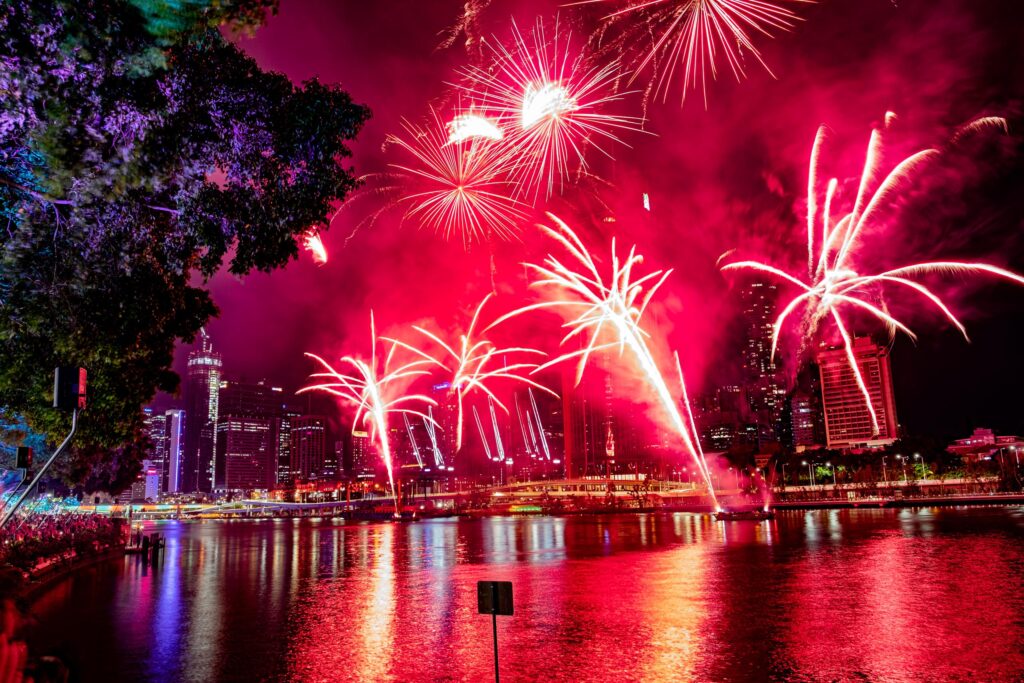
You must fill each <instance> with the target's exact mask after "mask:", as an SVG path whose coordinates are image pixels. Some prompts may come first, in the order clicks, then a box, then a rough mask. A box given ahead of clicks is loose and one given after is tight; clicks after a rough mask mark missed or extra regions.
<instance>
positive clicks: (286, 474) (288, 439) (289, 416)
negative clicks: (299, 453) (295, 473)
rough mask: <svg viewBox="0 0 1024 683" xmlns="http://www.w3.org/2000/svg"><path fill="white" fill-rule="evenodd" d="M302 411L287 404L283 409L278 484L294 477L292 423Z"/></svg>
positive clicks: (278, 457)
mask: <svg viewBox="0 0 1024 683" xmlns="http://www.w3.org/2000/svg"><path fill="white" fill-rule="evenodd" d="M300 415H302V413H301V412H300V411H298V410H295V409H294V408H289V407H287V406H285V407H283V408H282V409H281V415H280V418H279V419H278V426H277V484H278V485H286V484H289V483H291V482H292V481H293V479H292V423H293V422H294V421H295V420H296V419H297V418H298V417H299V416H300Z"/></svg>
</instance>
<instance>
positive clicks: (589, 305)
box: [492, 213, 718, 509]
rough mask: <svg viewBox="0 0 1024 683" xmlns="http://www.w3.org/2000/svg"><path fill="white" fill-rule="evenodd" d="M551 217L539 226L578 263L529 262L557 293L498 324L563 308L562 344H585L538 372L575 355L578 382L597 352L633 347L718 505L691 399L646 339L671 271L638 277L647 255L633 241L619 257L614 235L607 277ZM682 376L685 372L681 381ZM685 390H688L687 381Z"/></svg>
mask: <svg viewBox="0 0 1024 683" xmlns="http://www.w3.org/2000/svg"><path fill="white" fill-rule="evenodd" d="M548 217H549V218H550V219H551V220H552V221H553V222H554V224H555V227H554V228H550V227H547V226H540V227H541V230H543V231H544V233H545V234H546V235H547V236H549V237H551V238H552V239H553V240H555V241H556V242H557V243H558V244H560V245H561V246H562V247H563V248H564V249H565V250H566V251H567V252H568V253H569V254H570V255H571V256H572V258H573V261H575V262H576V267H575V268H573V267H571V266H569V265H566V264H565V263H563V262H562V261H560V260H558V259H557V258H555V257H554V256H550V255H549V256H548V257H547V258H546V259H545V261H544V265H536V264H532V263H529V264H526V267H527V268H528V269H529V270H531V271H532V272H533V273H535V274H536V275H537V276H538V277H537V279H536V280H534V282H533V283H531V286H533V287H539V288H545V289H551V290H553V291H554V292H556V294H554V297H555V298H553V299H550V300H548V301H544V302H541V303H537V304H532V305H530V306H525V307H523V308H520V309H518V310H516V311H513V312H511V313H509V314H507V315H505V316H502V317H501V318H499V319H498V320H497V321H496V322H495V323H493V324H497V323H499V322H501V321H503V320H506V319H508V318H510V317H513V316H516V315H520V314H522V313H525V312H527V311H534V310H542V309H554V310H557V311H561V312H563V313H564V314H565V315H566V318H567V322H566V323H565V325H564V326H565V327H566V328H568V330H569V331H568V333H566V335H565V336H564V337H563V338H562V344H565V343H566V342H569V341H571V340H575V339H582V340H585V344H584V346H583V348H582V349H580V350H577V351H571V352H569V353H565V354H563V355H561V356H559V357H557V358H555V359H553V360H551V361H549V362H547V363H545V364H543V365H541V366H540V367H539V368H538V369H537V370H535V372H536V371H539V370H542V369H544V368H546V367H549V366H551V365H554V364H555V363H561V362H564V361H567V360H573V359H576V360H577V368H576V383H577V384H578V383H579V382H580V380H581V379H582V376H583V371H584V369H585V367H586V364H587V361H588V360H589V359H590V356H591V355H592V354H593V353H595V352H598V351H603V350H607V349H616V348H617V349H618V350H619V354H620V356H622V355H623V354H624V352H625V351H626V350H629V352H630V354H631V356H632V357H633V358H634V359H635V360H636V362H637V366H638V368H639V370H640V376H641V377H642V378H643V380H644V382H645V383H646V384H647V386H648V387H650V389H651V391H652V393H653V394H654V396H655V397H656V399H657V402H658V405H660V406H661V408H662V410H663V411H664V413H665V415H666V417H667V418H668V420H669V422H670V423H671V425H672V427H673V429H674V430H675V431H676V433H678V435H679V437H680V438H681V439H682V442H683V446H684V448H685V450H686V451H687V453H689V455H690V456H691V457H692V458H693V460H694V462H695V463H696V464H697V467H698V468H699V469H700V472H701V474H702V475H703V477H704V480H705V482H706V483H707V487H708V493H709V495H710V496H711V498H712V501H713V502H714V505H715V508H716V509H717V508H718V501H717V498H716V497H715V491H714V487H713V486H712V483H711V473H710V472H709V470H708V467H707V463H706V462H705V461H704V458H703V454H702V453H701V450H700V445H699V444H698V442H697V435H696V432H695V429H694V425H693V421H692V419H690V420H687V419H686V418H684V416H683V414H682V412H681V410H680V405H681V404H686V408H687V410H689V405H688V403H687V402H686V400H685V398H682V397H675V396H673V395H672V391H671V390H670V389H669V386H668V382H667V381H666V380H665V376H664V375H663V374H662V371H661V369H660V368H659V367H658V363H657V361H656V360H655V359H654V354H653V353H652V352H651V349H650V347H649V346H648V344H647V339H648V338H649V337H650V335H649V333H648V332H647V331H645V330H644V329H643V327H641V325H640V321H641V318H642V317H643V314H644V311H645V310H646V309H647V306H648V304H650V302H651V299H652V297H653V296H654V294H655V293H656V292H657V291H658V289H659V288H660V287H661V285H662V284H663V283H664V282H665V280H666V279H667V278H668V276H669V275H670V274H671V272H672V271H671V270H667V271H661V270H657V271H652V272H650V273H647V274H646V275H642V276H639V277H636V276H635V274H634V272H633V269H634V267H635V266H637V265H639V264H640V263H641V262H642V261H643V257H642V256H640V255H639V254H637V253H636V247H635V246H634V247H633V248H632V249H630V251H629V254H628V255H627V256H626V258H625V259H620V258H619V255H618V253H617V251H616V248H615V241H614V240H613V241H612V250H611V273H610V277H609V278H608V279H605V278H604V277H603V276H602V274H601V272H600V270H599V269H598V267H597V263H596V262H595V261H594V258H593V257H592V256H591V255H590V253H589V252H588V251H587V248H586V247H585V246H584V245H583V242H582V241H581V240H580V238H579V237H577V236H576V234H575V233H574V232H573V231H572V229H571V228H570V227H569V226H568V225H566V224H565V223H564V222H563V221H562V220H560V219H559V218H557V217H556V216H554V215H553V214H550V213H549V214H548ZM493 324H492V326H493ZM588 336H589V339H587V337H588ZM681 379H682V373H680V381H681ZM680 393H681V394H683V395H685V387H683V388H682V389H681V390H680Z"/></svg>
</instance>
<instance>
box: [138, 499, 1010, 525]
mask: <svg viewBox="0 0 1024 683" xmlns="http://www.w3.org/2000/svg"><path fill="white" fill-rule="evenodd" d="M759 506H760V503H758V502H756V501H735V503H733V504H731V505H730V504H728V503H727V504H725V505H723V508H725V509H729V508H740V507H742V508H750V507H759ZM1018 506H1024V493H990V494H968V495H962V496H919V497H907V498H901V497H892V496H886V497H875V498H867V497H865V498H853V499H820V500H815V499H809V500H773V501H772V503H771V506H770V508H771V509H772V510H775V511H780V512H781V511H787V510H794V511H796V510H855V509H907V508H923V507H1018ZM675 512H686V513H693V514H708V515H710V514H713V513H714V509H713V508H712V507H711V506H710V505H706V504H692V505H687V504H679V505H663V506H651V507H593V508H587V509H543V508H541V509H538V510H530V511H522V510H500V509H477V510H463V511H455V510H448V511H445V510H435V511H431V512H429V513H427V514H417V515H415V516H410V517H402V518H401V519H395V518H393V517H391V516H388V515H380V514H373V513H370V514H354V515H353V514H344V513H342V514H325V515H237V514H236V515H223V516H213V515H205V516H203V517H201V518H195V517H192V518H189V517H183V518H175V517H165V518H157V519H150V520H147V521H149V522H156V521H163V520H168V519H174V520H177V521H195V520H197V519H201V520H208V521H240V520H253V521H255V520H303V519H307V520H308V519H339V520H344V521H346V522H419V521H426V520H430V519H451V518H464V519H481V518H486V517H579V516H586V515H619V514H657V513H667V514H668V513H675Z"/></svg>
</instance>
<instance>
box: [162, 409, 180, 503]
mask: <svg viewBox="0 0 1024 683" xmlns="http://www.w3.org/2000/svg"><path fill="white" fill-rule="evenodd" d="M164 416H165V417H166V418H167V458H166V461H165V463H164V480H165V481H166V482H167V484H166V486H165V488H164V491H165V492H167V493H178V492H179V491H181V473H182V469H183V468H184V464H185V411H184V410H168V411H167V412H166V413H164Z"/></svg>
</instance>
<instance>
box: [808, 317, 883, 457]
mask: <svg viewBox="0 0 1024 683" xmlns="http://www.w3.org/2000/svg"><path fill="white" fill-rule="evenodd" d="M852 351H853V354H854V357H855V358H856V361H857V367H858V368H859V370H860V373H861V375H862V377H863V378H864V384H865V385H866V386H867V391H868V395H869V396H870V397H871V403H872V404H873V405H874V409H875V417H876V419H877V421H878V433H877V434H876V433H875V431H874V425H873V423H872V420H871V411H870V410H869V408H868V405H867V402H866V401H865V400H864V395H863V393H862V392H861V389H860V387H859V386H858V383H857V378H856V376H855V375H854V373H853V370H852V369H851V368H850V364H849V361H848V360H847V355H846V351H845V350H844V349H843V348H842V347H839V348H826V349H823V350H821V351H819V352H818V357H817V362H818V368H819V371H820V375H821V395H822V403H823V407H824V412H825V438H826V445H827V446H828V448H837V449H844V448H858V447H860V448H864V447H866V448H871V447H876V446H885V445H888V444H891V443H892V442H893V441H895V440H896V439H897V438H898V424H897V422H896V399H895V397H894V394H893V386H892V369H891V366H890V363H889V350H888V349H887V348H885V347H882V346H879V345H878V344H875V343H874V342H873V341H871V339H870V338H868V337H858V338H856V339H854V340H853V345H852Z"/></svg>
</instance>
